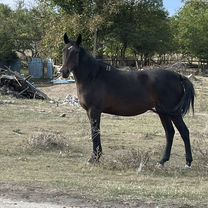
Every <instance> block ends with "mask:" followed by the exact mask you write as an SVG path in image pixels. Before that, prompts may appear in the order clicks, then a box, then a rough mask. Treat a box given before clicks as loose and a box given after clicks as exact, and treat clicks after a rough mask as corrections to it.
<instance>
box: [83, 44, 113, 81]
mask: <svg viewBox="0 0 208 208" xmlns="http://www.w3.org/2000/svg"><path fill="white" fill-rule="evenodd" d="M79 59H80V63H81V62H83V64H84V66H83V67H84V68H85V70H86V68H87V69H88V73H89V76H90V75H92V76H93V78H95V77H97V76H98V74H100V73H105V72H106V71H111V70H116V68H115V67H113V66H112V65H110V64H107V63H105V62H103V61H102V60H97V59H95V58H94V57H93V56H92V55H91V54H90V53H89V52H88V51H86V50H85V49H84V48H82V47H80V53H79Z"/></svg>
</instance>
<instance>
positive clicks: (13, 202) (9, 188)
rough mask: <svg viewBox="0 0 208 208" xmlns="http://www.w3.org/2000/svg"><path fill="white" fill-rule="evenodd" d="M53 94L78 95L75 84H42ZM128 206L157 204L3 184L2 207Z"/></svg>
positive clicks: (56, 96) (60, 96)
mask: <svg viewBox="0 0 208 208" xmlns="http://www.w3.org/2000/svg"><path fill="white" fill-rule="evenodd" d="M39 89H41V90H42V91H43V92H44V93H46V94H47V95H48V96H49V98H51V99H55V100H59V99H64V98H65V97H66V96H68V95H71V96H75V97H77V91H76V85H75V84H61V85H43V86H41V87H39ZM1 207H2V208H28V207H30V208H70V207H74V208H79V207H85V208H88V207H89V208H91V207H92V208H96V207H99V208H102V207H103V208H114V207H115V208H125V207H131V208H134V207H144V208H153V207H157V205H156V204H154V203H151V202H140V201H138V202H134V203H133V204H129V203H127V202H120V201H119V202H118V201H99V200H96V199H86V198H85V196H82V195H79V196H78V195H77V193H72V192H71V193H65V192H62V191H59V190H53V189H48V188H44V187H32V186H31V185H29V186H19V185H16V184H13V185H11V184H6V183H5V184H0V208H1Z"/></svg>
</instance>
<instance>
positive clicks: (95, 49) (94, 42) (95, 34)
mask: <svg viewBox="0 0 208 208" xmlns="http://www.w3.org/2000/svg"><path fill="white" fill-rule="evenodd" d="M97 35H98V32H97V29H96V30H95V32H94V40H93V53H92V55H93V57H94V58H96V55H97Z"/></svg>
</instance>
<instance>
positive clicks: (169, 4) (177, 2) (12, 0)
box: [0, 0, 183, 16]
mask: <svg viewBox="0 0 208 208" xmlns="http://www.w3.org/2000/svg"><path fill="white" fill-rule="evenodd" d="M16 2H17V1H16V0H0V3H4V4H8V5H9V6H10V7H12V8H15V5H16ZM25 4H26V5H27V6H29V7H30V6H31V5H33V4H34V0H25ZM163 4H164V7H165V8H166V10H168V12H169V15H170V16H172V15H174V14H175V13H176V12H177V11H178V10H179V9H180V8H181V6H182V5H183V4H182V3H181V0H163Z"/></svg>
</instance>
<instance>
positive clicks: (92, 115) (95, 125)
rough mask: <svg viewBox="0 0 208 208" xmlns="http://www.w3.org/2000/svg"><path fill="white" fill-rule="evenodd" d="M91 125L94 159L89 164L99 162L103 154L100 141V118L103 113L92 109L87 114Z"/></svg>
mask: <svg viewBox="0 0 208 208" xmlns="http://www.w3.org/2000/svg"><path fill="white" fill-rule="evenodd" d="M87 114H88V117H89V120H90V125H91V137H92V143H93V153H92V157H91V158H90V159H89V161H88V162H89V163H96V162H99V158H100V156H101V154H102V146H101V140H100V118H101V112H100V111H97V110H95V109H90V110H88V112H87Z"/></svg>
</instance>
